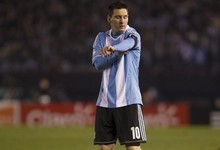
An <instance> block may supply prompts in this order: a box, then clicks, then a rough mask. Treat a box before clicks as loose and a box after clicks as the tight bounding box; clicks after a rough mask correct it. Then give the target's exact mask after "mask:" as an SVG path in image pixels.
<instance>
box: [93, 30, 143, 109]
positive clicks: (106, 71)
mask: <svg viewBox="0 0 220 150" xmlns="http://www.w3.org/2000/svg"><path fill="white" fill-rule="evenodd" d="M107 45H112V46H114V47H115V49H116V51H114V52H113V53H112V54H111V55H110V56H108V57H102V56H101V55H100V51H101V49H102V48H103V47H104V46H107ZM120 51H124V52H126V54H124V55H118V52H120ZM140 53H141V39H140V35H139V34H138V32H137V31H136V30H135V29H134V28H131V27H129V26H127V28H126V30H125V32H124V33H122V34H120V35H118V36H117V37H113V36H112V35H111V30H109V31H107V32H100V33H99V34H98V35H97V36H96V39H95V41H94V44H93V56H92V64H93V66H94V67H95V68H96V69H97V70H102V71H103V72H102V82H101V86H100V91H99V96H98V99H97V103H96V105H97V106H101V107H108V108H117V107H123V106H127V105H131V104H142V97H141V93H140V88H139V78H138V76H139V62H140Z"/></svg>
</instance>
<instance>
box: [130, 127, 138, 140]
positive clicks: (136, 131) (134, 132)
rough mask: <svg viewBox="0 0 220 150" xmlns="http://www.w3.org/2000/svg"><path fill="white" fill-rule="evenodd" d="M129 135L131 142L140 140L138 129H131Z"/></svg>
mask: <svg viewBox="0 0 220 150" xmlns="http://www.w3.org/2000/svg"><path fill="white" fill-rule="evenodd" d="M131 133H132V138H133V140H135V139H140V129H139V127H131Z"/></svg>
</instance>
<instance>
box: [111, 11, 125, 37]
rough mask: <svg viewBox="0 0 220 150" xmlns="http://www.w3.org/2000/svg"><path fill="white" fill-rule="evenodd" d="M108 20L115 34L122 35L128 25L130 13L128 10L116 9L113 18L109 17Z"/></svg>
mask: <svg viewBox="0 0 220 150" xmlns="http://www.w3.org/2000/svg"><path fill="white" fill-rule="evenodd" d="M107 19H108V22H109V23H110V25H111V28H112V33H113V34H118V33H122V32H124V31H125V29H126V27H127V24H128V11H127V9H114V10H113V14H112V16H108V18H107Z"/></svg>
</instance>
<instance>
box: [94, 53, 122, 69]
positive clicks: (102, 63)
mask: <svg viewBox="0 0 220 150" xmlns="http://www.w3.org/2000/svg"><path fill="white" fill-rule="evenodd" d="M120 58H121V56H120V55H118V54H117V53H113V54H112V55H110V56H108V57H102V56H101V55H99V56H97V57H95V58H94V59H93V62H92V64H93V66H94V67H95V68H96V69H97V70H104V69H107V68H109V67H111V66H112V64H113V63H114V62H116V61H118V60H119V59H120Z"/></svg>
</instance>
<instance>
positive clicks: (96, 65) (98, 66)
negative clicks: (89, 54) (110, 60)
mask: <svg viewBox="0 0 220 150" xmlns="http://www.w3.org/2000/svg"><path fill="white" fill-rule="evenodd" d="M93 67H95V69H96V70H98V71H102V70H103V67H102V65H100V64H99V63H96V62H94V63H93Z"/></svg>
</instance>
